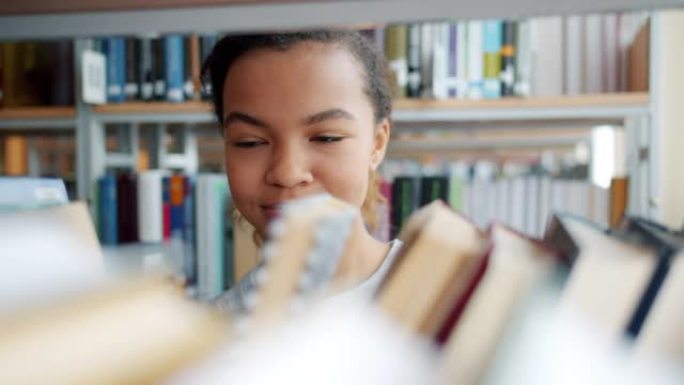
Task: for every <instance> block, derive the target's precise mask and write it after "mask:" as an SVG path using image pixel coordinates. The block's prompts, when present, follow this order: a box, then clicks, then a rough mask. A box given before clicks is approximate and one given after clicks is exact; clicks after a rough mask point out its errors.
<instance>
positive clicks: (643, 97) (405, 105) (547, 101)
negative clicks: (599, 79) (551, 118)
mask: <svg viewBox="0 0 684 385" xmlns="http://www.w3.org/2000/svg"><path fill="white" fill-rule="evenodd" d="M649 101H650V99H649V95H648V93H647V92H629V93H612V94H587V95H570V96H565V95H563V96H548V97H539V96H537V97H528V98H521V97H508V98H501V99H492V100H463V99H447V100H424V99H402V100H397V101H395V102H394V109H395V110H397V111H398V110H413V111H420V110H450V109H521V108H581V107H628V106H636V107H645V106H647V105H648V103H649Z"/></svg>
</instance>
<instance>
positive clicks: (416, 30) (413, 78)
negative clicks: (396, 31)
mask: <svg viewBox="0 0 684 385" xmlns="http://www.w3.org/2000/svg"><path fill="white" fill-rule="evenodd" d="M421 40H422V30H421V26H420V24H411V25H410V26H409V27H408V83H407V89H406V92H407V96H408V97H409V98H419V97H420V94H421V87H422V79H421V72H422V70H421V65H422V61H421V57H420V55H421V51H422V49H421Z"/></svg>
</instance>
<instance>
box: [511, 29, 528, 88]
mask: <svg viewBox="0 0 684 385" xmlns="http://www.w3.org/2000/svg"><path fill="white" fill-rule="evenodd" d="M530 38H531V35H530V22H529V21H527V20H523V21H521V22H519V23H518V30H517V37H516V39H515V40H516V43H517V47H516V50H515V64H516V66H515V86H514V88H515V90H514V92H515V95H517V96H528V95H529V94H530V74H531V63H532V60H531V57H530V56H531V55H532V53H531V51H530Z"/></svg>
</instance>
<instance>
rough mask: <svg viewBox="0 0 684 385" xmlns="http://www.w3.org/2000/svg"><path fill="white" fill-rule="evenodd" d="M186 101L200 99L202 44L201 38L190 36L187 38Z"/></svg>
mask: <svg viewBox="0 0 684 385" xmlns="http://www.w3.org/2000/svg"><path fill="white" fill-rule="evenodd" d="M184 57H185V65H184V68H183V69H184V70H185V84H184V85H183V91H184V92H185V99H187V100H198V99H199V97H200V94H199V92H200V72H201V65H200V43H199V36H197V35H190V36H187V37H186V38H185V54H184Z"/></svg>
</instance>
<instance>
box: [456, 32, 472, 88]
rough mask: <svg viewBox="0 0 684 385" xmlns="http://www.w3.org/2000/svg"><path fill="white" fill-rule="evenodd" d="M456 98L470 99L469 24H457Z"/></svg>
mask: <svg viewBox="0 0 684 385" xmlns="http://www.w3.org/2000/svg"><path fill="white" fill-rule="evenodd" d="M456 40H457V41H456V97H458V98H459V99H464V98H467V97H468V60H469V59H468V57H469V56H468V55H469V50H468V24H467V23H466V22H459V23H457V24H456Z"/></svg>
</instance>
